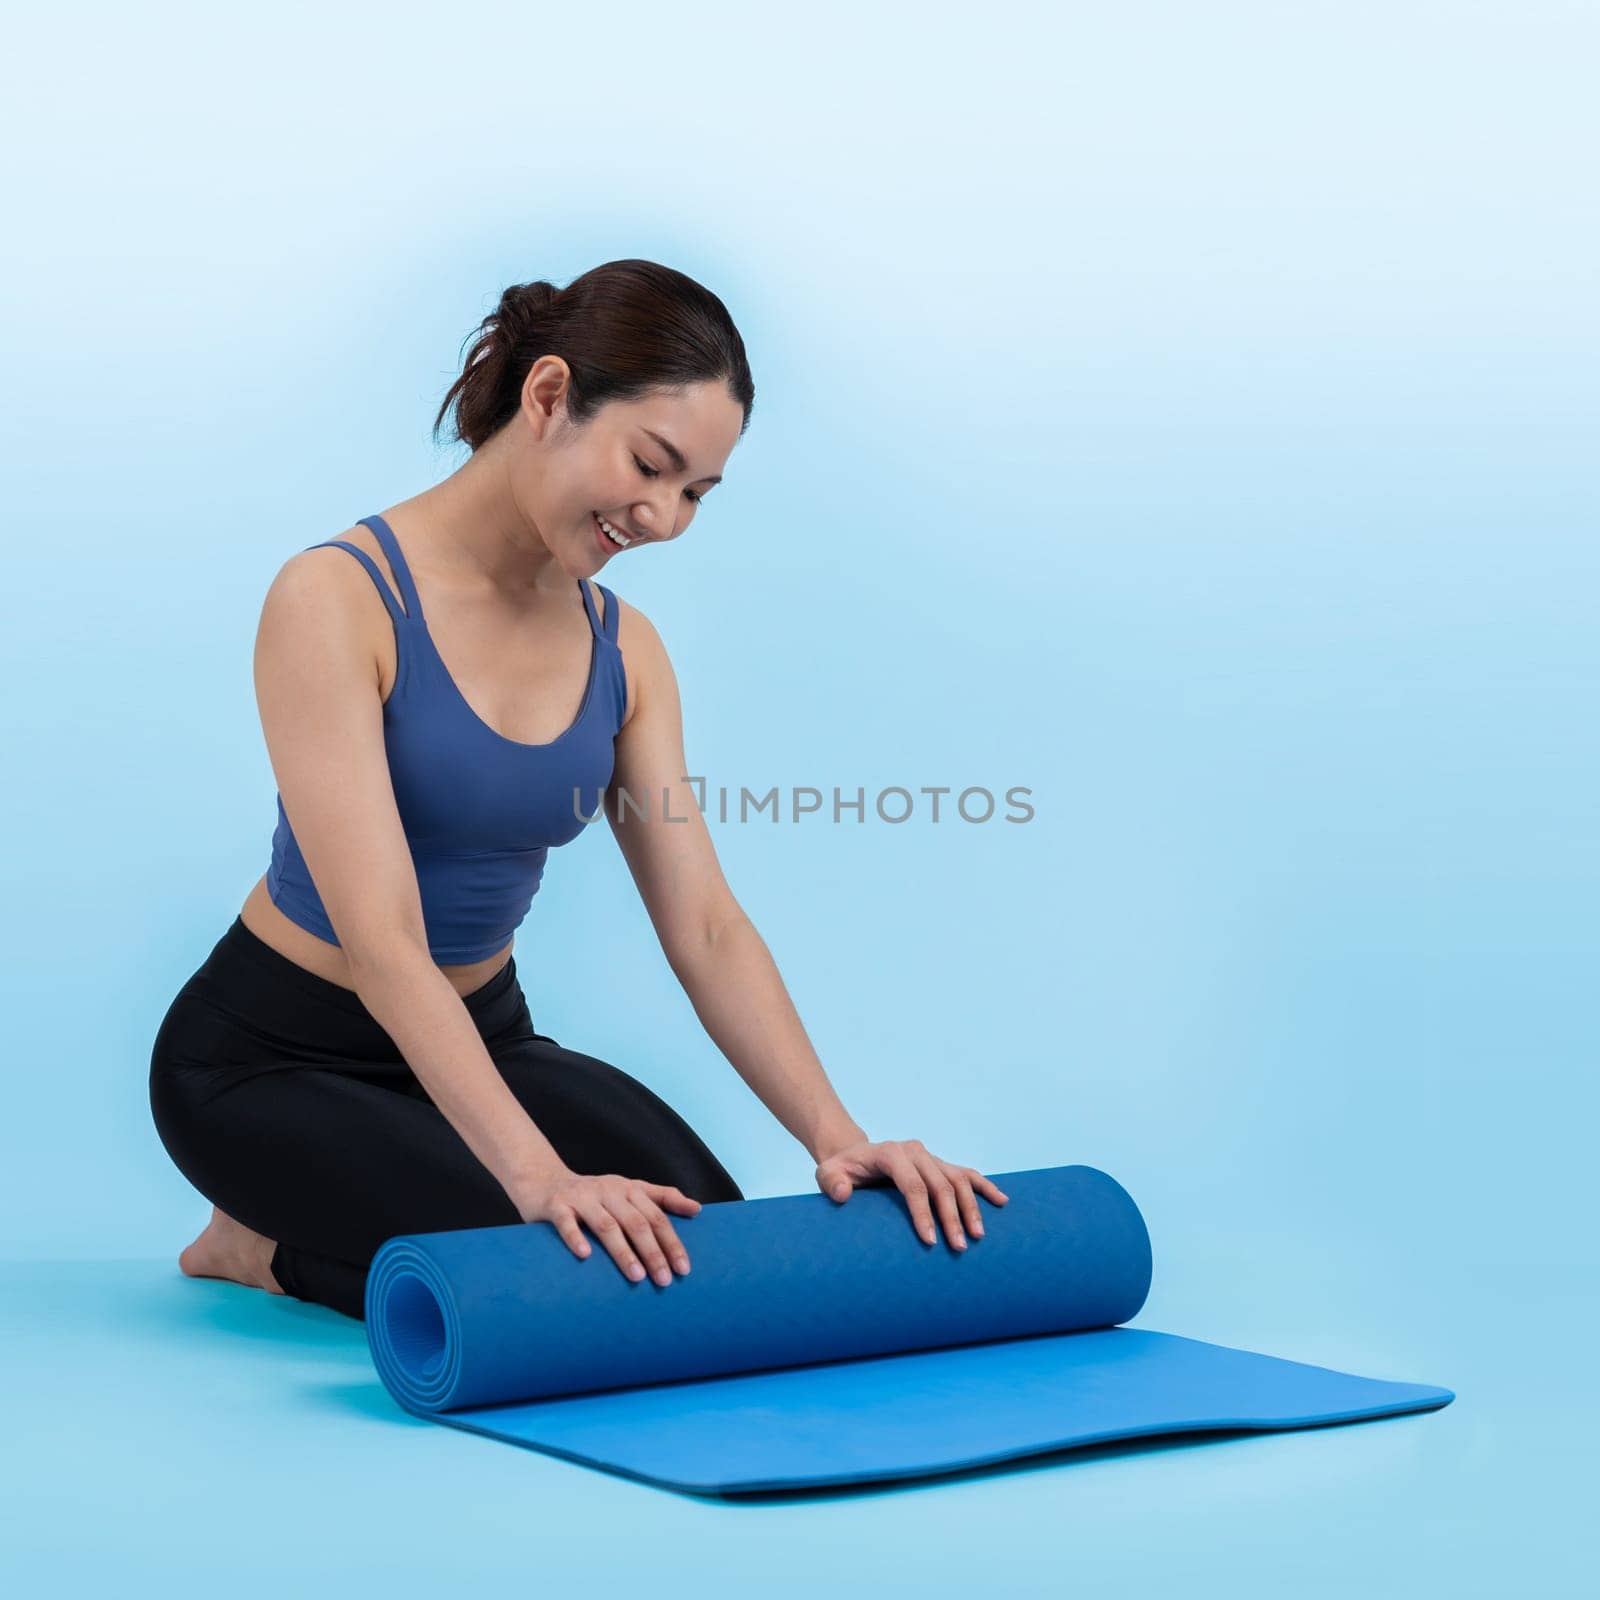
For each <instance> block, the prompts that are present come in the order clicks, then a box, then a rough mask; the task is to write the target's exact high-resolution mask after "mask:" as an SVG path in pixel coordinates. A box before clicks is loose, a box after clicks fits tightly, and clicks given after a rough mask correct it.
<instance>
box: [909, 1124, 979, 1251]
mask: <svg viewBox="0 0 1600 1600" xmlns="http://www.w3.org/2000/svg"><path fill="white" fill-rule="evenodd" d="M911 1159H912V1160H913V1161H914V1162H915V1163H916V1166H917V1170H918V1171H919V1172H920V1173H921V1174H922V1181H923V1182H924V1183H925V1184H926V1185H927V1188H928V1192H929V1194H931V1195H932V1196H933V1203H934V1205H935V1207H936V1208H937V1209H938V1212H939V1221H940V1223H941V1224H942V1225H943V1227H944V1236H945V1238H946V1239H948V1240H949V1241H950V1245H951V1248H952V1249H955V1250H965V1249H966V1248H967V1236H966V1234H965V1233H963V1232H962V1230H961V1213H960V1212H959V1211H958V1210H957V1209H956V1186H955V1185H954V1184H953V1183H952V1182H951V1181H950V1179H949V1178H948V1177H947V1176H946V1174H945V1170H944V1164H943V1163H942V1162H941V1161H940V1160H939V1159H938V1158H937V1157H936V1156H933V1155H930V1154H929V1153H928V1151H926V1150H923V1149H920V1148H919V1149H917V1150H916V1151H915V1152H914V1153H913V1155H912V1158H911Z"/></svg>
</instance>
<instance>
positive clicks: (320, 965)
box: [239, 875, 511, 995]
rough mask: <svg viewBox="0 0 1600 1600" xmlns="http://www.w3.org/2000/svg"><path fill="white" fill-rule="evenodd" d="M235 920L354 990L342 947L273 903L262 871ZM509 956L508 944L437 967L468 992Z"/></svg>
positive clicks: (318, 972) (320, 973)
mask: <svg viewBox="0 0 1600 1600" xmlns="http://www.w3.org/2000/svg"><path fill="white" fill-rule="evenodd" d="M239 920H240V921H241V922H242V923H243V924H244V925H245V927H247V928H248V929H249V930H250V931H251V933H253V934H254V935H255V936H256V937H257V938H258V939H259V940H261V942H262V943H263V944H267V945H270V946H271V947H272V948H273V949H274V950H276V951H277V952H278V954H279V955H281V956H287V957H288V959H289V960H290V961H292V962H294V963H295V965H296V966H300V967H304V968H305V969H306V971H307V972H314V973H315V974H316V975H317V976H318V977H319V978H326V979H327V980H328V982H329V983H337V984H338V985H339V986H340V987H341V988H345V989H349V990H351V991H352V992H353V991H354V990H355V987H356V986H355V984H354V983H353V982H351V979H350V961H349V958H348V957H347V956H346V955H345V953H344V951H343V950H341V949H340V948H339V946H338V945H336V944H329V943H328V941H327V940H326V939H319V938H318V937H317V936H316V934H314V933H311V932H308V931H307V930H306V929H305V928H302V927H301V926H300V924H299V923H298V922H291V921H290V920H289V918H288V917H286V916H285V915H284V914H283V913H282V912H281V911H280V910H279V909H278V908H277V907H276V906H275V905H273V903H272V897H271V895H269V894H268V893H267V880H266V877H265V875H263V876H262V877H260V878H258V879H257V880H256V885H255V887H254V888H253V889H252V890H251V891H250V893H249V894H248V895H246V896H245V902H244V904H243V905H242V906H241V907H240V908H239ZM510 959H511V947H510V945H507V946H506V948H505V949H504V950H497V951H496V952H495V953H494V954H493V955H492V956H486V957H485V958H484V959H483V960H482V961H468V962H463V963H461V964H460V965H455V966H449V965H444V964H442V963H441V964H440V966H439V970H440V971H441V972H442V973H443V974H444V975H445V977H447V978H448V979H449V980H450V982H451V984H452V985H453V986H454V988H455V991H456V993H457V994H459V995H469V994H471V993H472V991H473V990H474V989H479V988H482V986H483V985H484V984H486V983H487V982H488V981H489V980H490V979H491V978H492V977H493V976H494V975H495V973H497V972H498V971H499V970H500V969H501V968H502V967H503V966H504V965H505V964H506V962H507V961H509V960H510Z"/></svg>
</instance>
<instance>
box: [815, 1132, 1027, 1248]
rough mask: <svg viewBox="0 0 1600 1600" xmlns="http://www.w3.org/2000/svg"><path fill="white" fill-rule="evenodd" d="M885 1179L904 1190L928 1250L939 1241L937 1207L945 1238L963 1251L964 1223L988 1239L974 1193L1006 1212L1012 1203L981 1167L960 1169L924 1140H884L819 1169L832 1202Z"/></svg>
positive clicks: (851, 1149)
mask: <svg viewBox="0 0 1600 1600" xmlns="http://www.w3.org/2000/svg"><path fill="white" fill-rule="evenodd" d="M882 1178H888V1179H890V1180H891V1181H893V1182H894V1183H895V1184H897V1185H898V1186H899V1189H900V1192H901V1193H902V1194H903V1195H904V1196H905V1197H906V1204H907V1205H908V1206H909V1207H910V1209H911V1220H912V1221H913V1222H914V1223H915V1224H916V1228H917V1232H918V1233H919V1234H921V1236H922V1242H923V1243H924V1244H932V1243H934V1241H935V1240H936V1238H937V1237H938V1235H937V1234H936V1233H935V1232H934V1227H933V1207H934V1206H937V1207H938V1209H939V1220H940V1221H941V1222H942V1223H943V1224H944V1231H945V1236H946V1237H947V1238H948V1239H949V1241H950V1243H951V1244H952V1245H954V1246H955V1248H956V1249H957V1250H965V1249H966V1248H967V1237H966V1234H965V1233H963V1232H962V1231H961V1224H962V1221H963V1219H965V1222H966V1225H967V1230H968V1232H970V1233H971V1234H973V1236H974V1237H976V1238H980V1239H981V1238H982V1237H983V1218H982V1217H981V1216H980V1215H979V1214H978V1200H977V1195H976V1194H974V1192H973V1191H974V1190H977V1191H978V1193H981V1194H983V1195H984V1196H985V1197H986V1198H988V1199H990V1200H993V1201H994V1202H995V1203H996V1204H997V1205H1002V1206H1003V1205H1004V1204H1005V1203H1006V1201H1007V1198H1008V1196H1006V1195H1005V1194H1003V1193H1001V1191H1000V1190H999V1189H998V1188H997V1187H996V1186H995V1185H994V1184H992V1183H991V1182H990V1181H989V1180H988V1179H987V1178H986V1177H984V1175H983V1174H982V1173H981V1172H979V1171H978V1170H977V1169H976V1168H975V1167H958V1166H957V1165H956V1164H955V1163H954V1162H952V1161H941V1160H940V1159H939V1158H938V1156H936V1155H934V1154H932V1152H930V1151H929V1150H928V1149H927V1148H926V1147H925V1146H924V1145H923V1143H922V1141H921V1140H920V1139H884V1140H881V1141H878V1142H868V1143H864V1144H853V1145H849V1146H848V1147H847V1148H845V1149H843V1150H835V1151H834V1153H833V1154H832V1155H831V1156H829V1157H828V1158H827V1160H826V1161H822V1162H819V1163H818V1165H817V1187H818V1188H819V1189H821V1190H822V1192H823V1193H824V1194H825V1195H827V1196H829V1197H830V1198H831V1199H834V1200H838V1201H841V1202H842V1201H845V1200H848V1199H849V1198H850V1196H851V1195H852V1194H853V1193H854V1192H855V1190H856V1189H857V1188H858V1187H866V1186H868V1185H869V1184H871V1183H873V1182H874V1181H881V1179H882ZM930 1202H931V1204H930Z"/></svg>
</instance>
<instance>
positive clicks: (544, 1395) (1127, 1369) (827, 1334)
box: [366, 1166, 1455, 1494]
mask: <svg viewBox="0 0 1600 1600" xmlns="http://www.w3.org/2000/svg"><path fill="white" fill-rule="evenodd" d="M993 1177H994V1181H995V1182H996V1183H997V1184H998V1185H999V1187H1000V1188H1001V1189H1003V1190H1004V1191H1005V1192H1006V1194H1007V1195H1008V1196H1009V1197H1010V1198H1009V1202H1008V1203H1007V1204H1006V1205H1003V1206H1000V1205H994V1204H992V1203H990V1202H989V1201H986V1200H982V1199H980V1200H979V1205H980V1207H981V1209H982V1214H983V1221H984V1233H983V1236H982V1237H981V1238H970V1236H969V1242H968V1246H967V1249H966V1250H965V1251H958V1250H956V1249H954V1248H953V1247H952V1246H951V1245H949V1244H948V1243H947V1242H946V1241H945V1239H944V1236H943V1229H942V1228H941V1229H940V1236H939V1241H938V1243H937V1244H934V1245H927V1244H924V1243H923V1242H922V1240H921V1239H919V1238H918V1237H917V1235H916V1233H915V1232H914V1230H913V1229H912V1227H911V1223H910V1214H909V1211H908V1209H907V1206H906V1203H905V1199H904V1196H903V1195H901V1193H900V1192H899V1190H898V1189H896V1188H893V1187H891V1186H889V1185H887V1184H885V1185H883V1186H881V1187H873V1188H867V1189H858V1190H856V1191H855V1193H854V1194H852V1195H851V1196H850V1198H849V1199H848V1200H846V1201H844V1202H843V1203H842V1204H841V1203H839V1202H837V1201H834V1200H830V1199H829V1198H828V1197H827V1196H826V1195H823V1194H821V1193H820V1192H819V1193H816V1194H808V1195H782V1196H779V1197H777V1198H774V1199H765V1200H731V1201H722V1202H718V1203H716V1204H711V1205H704V1206H702V1207H701V1209H700V1210H699V1212H697V1213H696V1214H695V1215H694V1216H693V1217H681V1216H676V1215H673V1218H672V1221H673V1226H674V1228H675V1229H676V1230H677V1232H678V1236H679V1237H680V1238H681V1239H682V1240H683V1243H684V1245H685V1247H686V1248H687V1249H688V1252H689V1261H690V1271H689V1273H688V1275H687V1276H686V1277H680V1276H678V1275H677V1274H674V1275H673V1279H672V1282H671V1283H670V1284H668V1285H667V1286H666V1287H664V1288H662V1287H658V1286H657V1285H656V1284H654V1283H653V1282H651V1280H650V1279H649V1278H648V1277H646V1278H644V1279H643V1280H642V1281H641V1282H639V1283H632V1282H630V1281H629V1280H628V1279H626V1278H624V1277H623V1275H622V1273H621V1272H620V1271H619V1270H618V1268H617V1266H616V1264H615V1262H614V1261H613V1260H612V1259H611V1257H610V1256H609V1254H608V1253H607V1252H606V1251H605V1250H603V1249H602V1248H601V1247H600V1246H599V1245H598V1244H595V1245H594V1248H593V1250H592V1253H591V1254H590V1256H589V1257H588V1258H587V1259H585V1260H580V1259H579V1258H578V1257H577V1256H575V1255H573V1254H572V1252H571V1250H569V1249H568V1248H567V1246H566V1244H565V1243H563V1241H562V1240H561V1238H560V1236H559V1235H558V1234H557V1233H556V1231H555V1229H554V1228H553V1227H550V1226H548V1225H546V1224H544V1223H538V1224H525V1223H517V1224H512V1225H510V1226H508V1227H494V1228H468V1229H461V1230H456V1231H452V1232H444V1233H416V1234H404V1235H400V1236H398V1237H396V1238H393V1239H389V1240H387V1241H386V1242H385V1243H384V1244H383V1246H382V1247H381V1248H380V1249H379V1251H378V1252H377V1254H376V1255H375V1256H374V1258H373V1261H372V1267H371V1270H370V1273H369V1275H368V1279H367V1293H366V1327H367V1337H368V1343H369V1344H370V1346H371V1349H372V1359H373V1361H374V1363H375V1364H376V1365H377V1369H378V1373H379V1375H380V1376H381V1377H382V1379H383V1382H384V1383H385V1384H386V1385H387V1387H388V1389H389V1392H390V1393H391V1394H392V1395H393V1396H394V1398H395V1399H396V1400H397V1401H399V1403H400V1404H401V1405H402V1406H403V1407H404V1408H405V1409H406V1410H407V1411H410V1412H413V1413H414V1414H416V1415H417V1416H420V1417H425V1418H428V1419H430V1420H431V1421H434V1422H444V1423H448V1424H450V1426H452V1427H456V1428H465V1429H468V1430H470V1431H472V1432H474V1433H483V1434H487V1435H489V1436H490V1437H491V1438H495V1439H504V1440H506V1441H507V1442H508V1443H511V1444H518V1445H525V1446H529V1447H531V1448H533V1449H535V1450H542V1451H545V1452H547V1453H549V1454H551V1455H556V1456H563V1457H565V1458H567V1459H569V1460H572V1461H580V1462H584V1463H585V1464H587V1465H589V1466H594V1467H599V1468H602V1469H604V1470H606V1471H610V1472H617V1473H622V1474H624V1475H626V1476H628V1477H632V1478H638V1479H642V1480H643V1481H645V1482H647V1483H654V1484H660V1485H662V1486H663V1487H665V1488H669V1489H677V1490H682V1491H685V1492H688V1493H691V1494H737V1493H749V1492H752V1491H757V1490H772V1489H795V1488H820V1487H824V1486H829V1485H838V1484H852V1483H863V1482H868V1481H871V1480H875V1479H889V1478H915V1477H925V1476H929V1475H931V1474H934V1473H944V1472H951V1471H954V1470H956V1469H959V1468H964V1467H975V1466H981V1465H986V1464H989V1463H992V1462H996V1461H1005V1460H1009V1459H1012V1458H1015V1457H1018V1456H1029V1455H1036V1454H1043V1453H1045V1452H1049V1451H1056V1450H1062V1449H1067V1448H1070V1447H1072V1446H1076V1445H1088V1444H1097V1443H1101V1442H1103V1441H1106V1440H1110V1439H1128V1438H1133V1437H1135V1436H1137V1435H1141V1434H1166V1433H1174V1434H1175V1433H1189V1432H1194V1431H1197V1430H1201V1429H1219V1428H1301V1427H1308V1426H1311V1425H1313V1424H1319V1423H1330V1422H1357V1421H1362V1420H1365V1419H1367V1418H1372V1417H1384V1416H1391V1415H1394V1414H1395V1413H1397V1412H1403V1411H1430V1410H1434V1409H1436V1408H1437V1407H1439V1406H1443V1405H1448V1404H1449V1402H1450V1401H1451V1400H1453V1399H1454V1398H1455V1396H1454V1394H1453V1393H1452V1392H1451V1391H1450V1390H1448V1389H1438V1388H1433V1387H1431V1386H1429V1385H1426V1384H1420V1383H1394V1382H1389V1381H1387V1380H1384V1379H1378V1378H1361V1377H1356V1376H1354V1375H1353V1374H1351V1373H1345V1372H1335V1371H1332V1370H1331V1369H1329V1368H1327V1367H1314V1366H1307V1365H1305V1364H1303V1363H1301V1362H1298V1361H1284V1360H1280V1359H1278V1358H1277V1357H1274V1356H1267V1355H1258V1354H1256V1353H1254V1352H1252V1351H1249V1350H1234V1349H1230V1348H1228V1347H1227V1346H1224V1345H1216V1344H1206V1343H1204V1342H1203V1341H1201V1340H1198V1339H1185V1338H1181V1337H1179V1336H1178V1335H1176V1334H1170V1333H1156V1332H1153V1331H1149V1330H1145V1329H1138V1328H1123V1327H1118V1326H1117V1324H1119V1323H1123V1322H1126V1321H1128V1320H1129V1319H1130V1318H1132V1317H1133V1316H1135V1315H1137V1313H1138V1311H1139V1309H1140V1307H1141V1306H1143V1304H1144V1302H1145V1297H1146V1295H1147V1294H1148V1293H1149V1290H1150V1268H1151V1256H1150V1236H1149V1233H1148V1232H1147V1231H1146V1228H1145V1224H1144V1219H1143V1217H1141V1216H1140V1214H1139V1208H1138V1207H1137V1206H1136V1205H1135V1204H1134V1203H1133V1200H1132V1198H1131V1197H1130V1196H1129V1194H1128V1192H1127V1191H1126V1190H1125V1189H1124V1188H1123V1187H1122V1186H1121V1184H1119V1183H1118V1182H1117V1181H1116V1180H1115V1179H1114V1178H1111V1177H1108V1176H1107V1175H1106V1174H1105V1173H1104V1172H1100V1171H1098V1170H1097V1169H1095V1168H1094V1167H1085V1166H1067V1167H1042V1168H1035V1169H1032V1170H1029V1171H1024V1172H1006V1173H997V1174H993ZM591 1242H592V1241H591Z"/></svg>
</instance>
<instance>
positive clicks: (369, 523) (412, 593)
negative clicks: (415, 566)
mask: <svg viewBox="0 0 1600 1600" xmlns="http://www.w3.org/2000/svg"><path fill="white" fill-rule="evenodd" d="M360 521H361V523H362V524H363V526H365V527H368V528H371V529H372V531H373V533H374V534H376V535H377V539H378V543H379V545H380V546H381V547H382V549H383V553H384V554H385V555H386V556H388V558H389V565H390V566H391V567H393V568H394V575H395V578H396V579H397V580H398V582H399V584H400V598H401V599H402V600H404V601H405V603H406V613H407V615H408V616H409V617H410V618H411V620H412V621H413V622H421V621H422V602H421V601H420V600H419V599H418V598H417V586H416V584H414V583H413V582H412V581H411V568H410V567H408V566H407V565H406V558H405V557H404V556H403V555H402V554H401V553H400V541H399V540H398V539H396V538H395V536H394V529H392V528H391V527H390V526H389V524H388V523H387V522H385V521H384V520H383V518H382V517H381V516H379V515H378V514H377V512H374V513H373V514H372V515H371V516H370V517H362V518H361V519H360Z"/></svg>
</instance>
